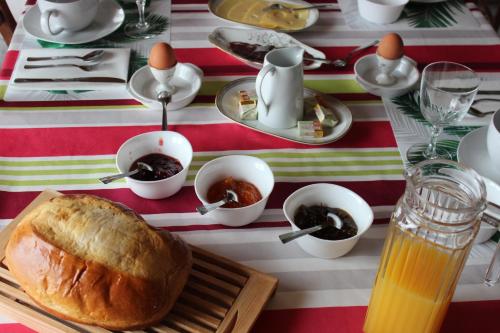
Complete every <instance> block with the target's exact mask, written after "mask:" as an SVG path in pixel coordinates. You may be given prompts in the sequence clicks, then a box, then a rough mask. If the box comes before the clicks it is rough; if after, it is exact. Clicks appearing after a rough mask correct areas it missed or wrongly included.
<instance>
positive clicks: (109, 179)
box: [99, 162, 153, 184]
mask: <svg viewBox="0 0 500 333" xmlns="http://www.w3.org/2000/svg"><path fill="white" fill-rule="evenodd" d="M141 170H147V171H150V172H153V168H152V167H151V166H150V165H149V164H146V163H144V162H137V169H135V170H132V171H129V172H125V173H119V174H117V175H112V176H106V177H102V178H99V180H100V181H101V182H102V183H103V184H108V183H111V182H113V181H115V180H117V179H121V178H125V177H129V176H133V175H135V174H136V173H138V172H139V171H141Z"/></svg>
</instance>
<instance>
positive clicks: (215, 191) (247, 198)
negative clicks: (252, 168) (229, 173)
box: [207, 177, 262, 208]
mask: <svg viewBox="0 0 500 333" xmlns="http://www.w3.org/2000/svg"><path fill="white" fill-rule="evenodd" d="M226 190H233V191H234V192H236V194H237V195H238V202H234V201H230V202H228V203H226V204H225V205H224V206H222V207H224V208H240V207H245V206H250V205H253V204H254V203H256V202H257V201H259V200H261V199H262V195H261V194H260V192H259V190H258V189H257V187H255V185H253V184H251V183H249V182H246V181H244V180H235V179H234V178H232V177H227V178H225V179H223V180H220V181H218V182H216V183H214V184H212V186H210V188H209V189H208V193H207V200H208V202H209V203H214V202H217V201H220V200H222V199H224V198H225V197H226Z"/></svg>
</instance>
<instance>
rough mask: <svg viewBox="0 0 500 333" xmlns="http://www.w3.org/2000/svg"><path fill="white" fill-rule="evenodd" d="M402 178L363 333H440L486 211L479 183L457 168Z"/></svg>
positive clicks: (416, 170) (424, 165) (428, 168)
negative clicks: (403, 183)
mask: <svg viewBox="0 0 500 333" xmlns="http://www.w3.org/2000/svg"><path fill="white" fill-rule="evenodd" d="M405 177H406V181H407V183H406V189H405V193H404V194H403V196H402V197H401V198H400V199H399V201H398V203H397V205H396V208H395V210H394V212H393V214H392V217H391V222H390V225H389V230H388V234H387V238H386V241H385V245H384V249H383V251H382V256H381V259H380V266H379V270H378V273H377V277H376V279H375V285H374V288H373V291H372V295H371V299H370V304H369V306H368V312H367V315H366V320H365V324H364V328H363V329H364V332H365V333H393V332H394V333H401V332H405V333H424V332H425V333H432V332H439V329H440V327H441V324H442V322H443V319H444V317H445V315H446V311H447V309H448V305H449V303H450V301H451V298H452V296H453V293H454V291H455V287H456V285H457V281H458V279H459V277H460V273H461V272H462V269H463V266H464V264H465V261H466V259H467V257H468V254H469V251H470V249H471V247H472V241H473V240H474V237H475V236H476V233H477V231H478V230H479V225H480V218H481V214H482V211H483V210H484V208H485V206H486V200H485V197H486V190H485V185H484V183H483V180H482V179H481V177H480V176H479V175H478V174H477V173H476V172H474V171H473V170H470V169H468V168H465V167H463V166H461V165H459V164H458V163H455V162H452V161H446V160H429V161H424V162H421V163H420V164H417V165H416V166H415V167H412V168H410V169H409V170H407V171H406V172H405Z"/></svg>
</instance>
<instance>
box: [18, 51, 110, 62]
mask: <svg viewBox="0 0 500 333" xmlns="http://www.w3.org/2000/svg"><path fill="white" fill-rule="evenodd" d="M103 54H104V50H94V51H92V52H89V53H87V54H84V55H83V56H74V55H65V56H52V57H28V58H26V61H45V60H60V59H80V60H82V61H97V60H99V59H100V58H101V57H102V56H103Z"/></svg>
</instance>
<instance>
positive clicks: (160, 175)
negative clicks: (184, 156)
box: [129, 154, 182, 181]
mask: <svg viewBox="0 0 500 333" xmlns="http://www.w3.org/2000/svg"><path fill="white" fill-rule="evenodd" d="M138 162H143V163H146V164H148V165H150V166H151V167H152V168H153V171H148V170H141V171H139V172H138V173H136V174H135V175H132V176H130V178H134V179H137V180H145V181H153V180H161V179H166V178H169V177H172V176H173V175H176V174H178V173H179V172H181V170H182V164H181V162H179V160H178V159H176V158H173V157H171V156H168V155H163V154H149V155H145V156H142V157H141V158H138V159H137V160H136V161H135V162H134V163H132V165H131V166H130V170H129V171H132V170H135V169H137V163H138Z"/></svg>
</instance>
